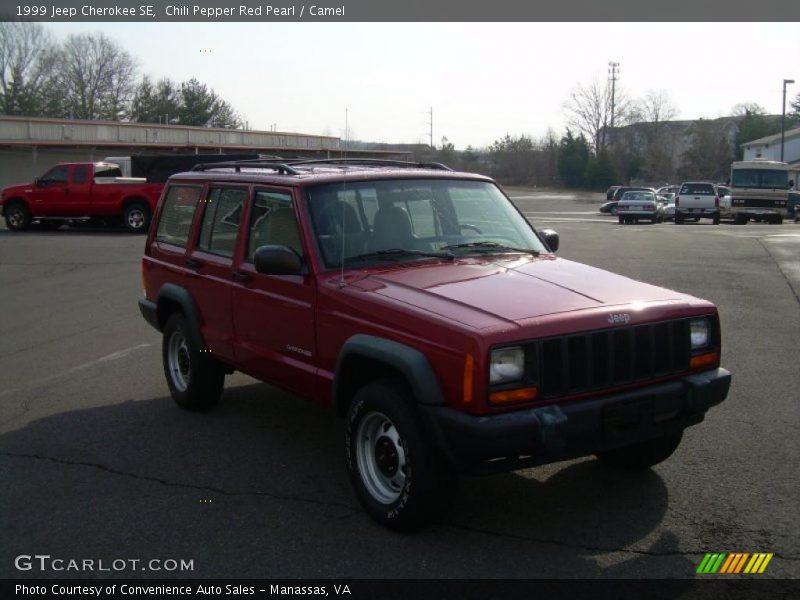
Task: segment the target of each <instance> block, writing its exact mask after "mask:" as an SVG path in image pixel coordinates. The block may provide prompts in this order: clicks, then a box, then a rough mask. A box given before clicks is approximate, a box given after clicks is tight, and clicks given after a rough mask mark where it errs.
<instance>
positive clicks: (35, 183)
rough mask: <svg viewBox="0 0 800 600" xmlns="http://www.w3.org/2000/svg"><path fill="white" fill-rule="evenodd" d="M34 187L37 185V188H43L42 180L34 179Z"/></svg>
mask: <svg viewBox="0 0 800 600" xmlns="http://www.w3.org/2000/svg"><path fill="white" fill-rule="evenodd" d="M33 185H35V186H36V187H42V180H41V179H39V178H38V177H34V178H33Z"/></svg>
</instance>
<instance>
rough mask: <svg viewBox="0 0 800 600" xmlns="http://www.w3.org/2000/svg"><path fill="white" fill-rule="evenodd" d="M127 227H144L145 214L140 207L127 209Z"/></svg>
mask: <svg viewBox="0 0 800 600" xmlns="http://www.w3.org/2000/svg"><path fill="white" fill-rule="evenodd" d="M127 218H128V227H130V228H131V229H134V230H136V229H141V228H142V227H144V223H145V215H144V211H143V210H142V209H141V208H132V209H130V210H129V211H128V216H127Z"/></svg>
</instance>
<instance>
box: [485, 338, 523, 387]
mask: <svg viewBox="0 0 800 600" xmlns="http://www.w3.org/2000/svg"><path fill="white" fill-rule="evenodd" d="M524 374H525V351H524V350H523V349H522V348H521V347H520V346H513V347H511V348H498V349H497V350H492V357H491V361H490V363H489V382H490V383H492V384H498V383H509V382H512V381H519V380H520V379H522V377H523V375H524Z"/></svg>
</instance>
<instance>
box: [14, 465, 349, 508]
mask: <svg viewBox="0 0 800 600" xmlns="http://www.w3.org/2000/svg"><path fill="white" fill-rule="evenodd" d="M0 456H5V457H8V458H24V459H33V460H41V461H48V462H52V463H56V464H59V465H68V466H75V467H88V468H92V469H98V470H100V471H104V472H106V473H111V474H112V475H118V476H120V477H127V478H130V479H136V480H139V481H149V482H152V483H158V484H161V485H163V486H166V487H174V488H183V489H190V490H199V491H202V492H211V493H214V494H219V495H220V496H231V497H234V496H255V497H264V498H271V499H273V500H287V501H292V502H305V503H307V504H314V505H317V506H330V507H335V508H344V509H346V510H349V511H352V512H359V511H360V510H361V509H360V508H358V507H356V506H353V505H351V504H345V503H343V502H330V501H322V500H315V499H313V498H305V497H303V496H292V495H281V494H275V493H272V492H264V491H258V490H250V491H236V490H226V489H223V488H219V487H214V486H211V485H200V484H194V483H182V482H177V481H168V480H166V479H162V478H160V477H155V476H152V475H140V474H138V473H132V472H130V471H123V470H121V469H115V468H114V467H109V466H107V465H103V464H100V463H92V462H84V461H77V460H67V459H63V458H57V457H54V456H42V455H39V454H24V453H15V452H0Z"/></svg>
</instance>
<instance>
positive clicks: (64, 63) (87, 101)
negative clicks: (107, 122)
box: [58, 33, 136, 120]
mask: <svg viewBox="0 0 800 600" xmlns="http://www.w3.org/2000/svg"><path fill="white" fill-rule="evenodd" d="M59 59H60V62H61V65H60V75H59V78H58V81H59V88H60V90H61V93H62V96H63V100H64V105H65V107H66V111H67V112H68V113H69V116H71V117H73V118H76V119H111V120H118V119H121V118H124V117H126V116H127V115H126V113H127V108H128V107H129V106H130V101H131V98H132V96H133V92H134V77H135V71H136V63H135V62H134V60H133V58H131V55H130V54H128V52H127V51H126V50H124V49H123V48H122V47H121V46H120V45H119V44H117V43H116V42H114V41H113V40H111V39H110V38H108V37H106V36H105V35H103V34H102V33H100V34H85V33H84V34H79V35H71V36H69V37H68V38H67V40H66V41H65V42H64V44H63V45H62V47H61V48H60V50H59Z"/></svg>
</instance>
